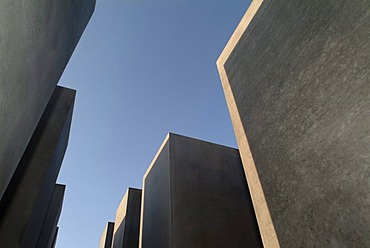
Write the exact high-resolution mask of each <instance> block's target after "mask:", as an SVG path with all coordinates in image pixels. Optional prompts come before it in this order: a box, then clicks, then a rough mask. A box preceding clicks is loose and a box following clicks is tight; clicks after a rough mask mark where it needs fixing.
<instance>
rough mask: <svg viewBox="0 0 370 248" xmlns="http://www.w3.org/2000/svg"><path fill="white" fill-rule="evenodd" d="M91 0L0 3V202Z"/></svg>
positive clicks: (92, 3)
mask: <svg viewBox="0 0 370 248" xmlns="http://www.w3.org/2000/svg"><path fill="white" fill-rule="evenodd" d="M94 7H95V0H63V1H48V0H28V1H22V0H3V1H0V37H1V38H0V127H1V129H0V199H2V196H3V194H4V192H5V190H6V188H7V186H8V184H9V182H10V179H11V177H12V176H13V173H14V171H15V170H16V166H17V165H18V163H19V161H20V159H21V157H22V154H23V153H24V151H25V149H26V147H27V144H28V142H29V141H30V139H31V136H32V134H33V132H34V130H35V128H36V126H37V123H38V122H39V120H40V118H41V115H42V113H43V112H44V110H45V108H46V105H47V103H48V102H49V99H50V97H51V95H52V93H53V91H54V89H55V86H56V84H57V82H58V80H59V78H60V76H61V74H62V72H63V70H64V68H65V66H66V64H67V62H68V60H69V58H70V56H71V54H72V52H73V50H74V48H75V47H76V44H77V42H78V40H79V38H80V36H81V34H82V32H83V31H84V28H85V26H86V25H87V23H88V21H89V19H90V16H91V15H92V13H93V11H94Z"/></svg>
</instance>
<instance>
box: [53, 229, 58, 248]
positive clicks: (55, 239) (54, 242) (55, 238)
mask: <svg viewBox="0 0 370 248" xmlns="http://www.w3.org/2000/svg"><path fill="white" fill-rule="evenodd" d="M58 232H59V227H57V230H56V231H55V234H54V238H53V243H52V245H51V248H54V247H55V245H56V243H57V239H58Z"/></svg>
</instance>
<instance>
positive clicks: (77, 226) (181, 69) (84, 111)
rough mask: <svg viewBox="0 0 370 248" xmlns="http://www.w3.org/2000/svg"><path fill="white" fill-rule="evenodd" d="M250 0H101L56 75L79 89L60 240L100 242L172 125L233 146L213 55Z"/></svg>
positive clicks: (85, 246) (84, 247) (86, 246)
mask: <svg viewBox="0 0 370 248" xmlns="http://www.w3.org/2000/svg"><path fill="white" fill-rule="evenodd" d="M249 4H250V1H247V0H212V1H209V0H207V1H205V0H203V1H199V0H198V1H195V0H173V1H170V0H100V1H99V0H98V1H97V5H96V10H95V13H94V15H93V17H92V19H91V20H90V23H89V25H88V27H87V29H86V30H85V33H84V34H83V36H82V38H81V40H80V42H79V44H78V46H77V48H76V50H75V52H74V54H73V56H72V58H71V60H70V62H69V64H68V66H67V68H66V70H65V72H64V74H63V76H62V78H61V80H60V82H59V84H60V85H62V86H67V87H70V88H74V89H76V90H77V98H76V103H75V108H74V115H73V123H72V130H71V135H70V141H69V146H68V150H67V153H66V156H65V159H64V163H63V165H62V169H61V172H60V175H59V178H58V182H60V183H63V184H66V185H67V191H66V195H65V199H64V206H63V211H62V215H61V218H60V221H59V226H60V232H59V237H58V243H57V247H58V248H74V247H76V248H91V247H98V245H99V240H100V236H101V233H102V231H103V229H104V227H105V225H106V223H107V222H108V221H114V218H115V213H116V208H117V207H118V204H119V203H120V201H121V199H122V197H123V195H124V193H125V191H126V189H127V187H129V186H130V187H137V188H141V184H142V177H143V175H144V172H145V171H146V169H147V167H148V166H149V164H150V162H151V160H152V159H153V157H154V155H155V153H156V152H157V150H158V148H159V146H160V145H161V143H162V141H163V139H164V138H165V136H166V134H167V133H168V132H174V133H179V134H183V135H187V136H191V137H195V138H199V139H204V140H207V141H211V142H215V143H220V144H223V145H228V146H233V147H236V142H235V137H234V132H233V129H232V126H231V121H230V117H229V113H228V110H227V107H226V102H225V98H224V95H223V91H222V87H221V82H220V79H219V76H218V72H217V69H216V60H217V58H218V56H219V55H220V54H221V51H222V49H223V48H224V46H225V44H226V42H227V41H228V39H229V38H230V36H231V34H232V32H233V31H234V29H235V27H236V26H237V24H238V23H239V20H240V19H241V17H242V16H243V14H244V13H245V11H246V9H247V8H248V6H249Z"/></svg>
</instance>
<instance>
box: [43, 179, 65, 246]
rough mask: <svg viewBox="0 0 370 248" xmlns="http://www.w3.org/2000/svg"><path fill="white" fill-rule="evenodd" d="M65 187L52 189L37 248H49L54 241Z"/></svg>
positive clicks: (57, 185) (58, 186)
mask: <svg viewBox="0 0 370 248" xmlns="http://www.w3.org/2000/svg"><path fill="white" fill-rule="evenodd" d="M65 189H66V186H65V185H61V184H56V185H55V187H54V192H53V196H52V198H51V201H50V204H49V209H48V212H47V213H46V216H45V219H44V223H43V224H42V229H41V232H40V235H39V239H38V241H37V246H36V247H38V248H51V247H52V245H53V241H54V236H55V232H56V231H57V225H58V221H59V217H60V213H61V211H62V206H63V198H64V192H65Z"/></svg>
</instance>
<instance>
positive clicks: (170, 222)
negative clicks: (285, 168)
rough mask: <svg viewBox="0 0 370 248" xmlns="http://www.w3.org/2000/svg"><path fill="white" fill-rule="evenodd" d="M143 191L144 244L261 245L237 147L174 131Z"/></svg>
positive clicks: (173, 247) (176, 246)
mask: <svg viewBox="0 0 370 248" xmlns="http://www.w3.org/2000/svg"><path fill="white" fill-rule="evenodd" d="M143 190H144V195H143V197H144V198H143V204H142V206H143V207H142V214H143V218H142V230H141V238H142V242H141V246H140V247H143V248H150V247H162V248H166V247H168V248H170V247H171V248H180V247H184V248H185V247H193V248H197V247H199V248H200V247H201V248H206V247H209V248H214V247H262V241H261V238H260V235H259V231H258V226H257V222H256V219H255V215H254V211H253V206H252V202H251V199H250V196H249V192H248V186H247V182H246V179H245V176H244V172H243V167H242V163H241V160H240V157H239V152H238V150H237V149H234V148H230V147H225V146H221V145H216V144H212V143H208V142H204V141H200V140H196V139H192V138H188V137H184V136H179V135H175V134H169V136H168V137H167V138H166V140H165V142H164V144H163V145H162V148H161V149H160V151H159V154H158V155H157V156H156V158H155V159H154V160H153V163H152V165H151V166H150V168H149V169H148V172H147V173H146V175H145V176H144V184H143Z"/></svg>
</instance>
